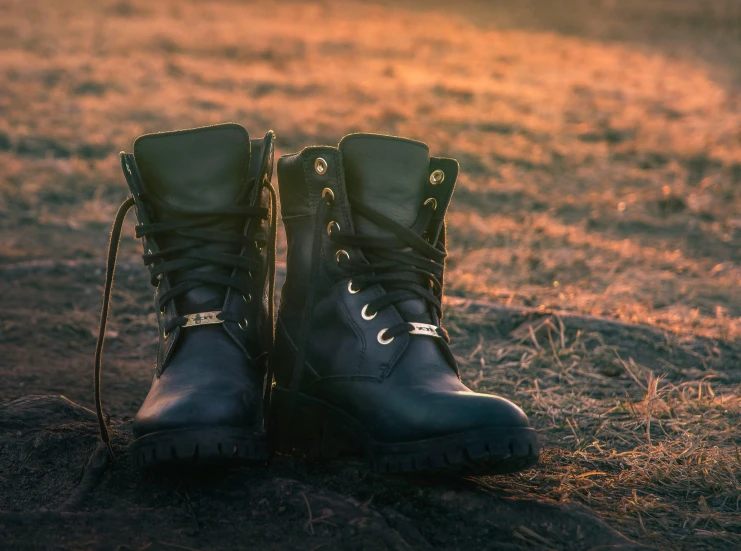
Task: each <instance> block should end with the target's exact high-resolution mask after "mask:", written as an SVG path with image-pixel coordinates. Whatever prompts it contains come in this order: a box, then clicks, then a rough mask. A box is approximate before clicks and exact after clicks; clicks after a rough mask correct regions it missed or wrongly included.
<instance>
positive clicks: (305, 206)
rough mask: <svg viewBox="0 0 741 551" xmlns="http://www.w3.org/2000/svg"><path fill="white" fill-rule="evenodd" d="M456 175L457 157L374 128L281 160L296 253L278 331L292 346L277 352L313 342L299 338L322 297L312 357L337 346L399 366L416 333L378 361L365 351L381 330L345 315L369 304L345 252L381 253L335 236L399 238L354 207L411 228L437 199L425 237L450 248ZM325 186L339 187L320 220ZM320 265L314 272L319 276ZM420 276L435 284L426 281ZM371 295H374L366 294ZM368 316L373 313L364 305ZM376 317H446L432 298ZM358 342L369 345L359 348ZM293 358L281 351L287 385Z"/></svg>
mask: <svg viewBox="0 0 741 551" xmlns="http://www.w3.org/2000/svg"><path fill="white" fill-rule="evenodd" d="M457 175H458V163H457V162H456V161H455V160H452V159H443V158H435V157H432V158H431V157H430V156H429V150H428V148H427V146H426V145H425V144H422V143H420V142H415V141H411V140H406V139H403V138H396V137H390V136H379V135H374V134H353V135H350V136H348V137H346V138H344V139H343V140H342V142H341V143H340V144H339V147H337V148H335V147H310V148H306V149H304V150H303V151H302V152H300V153H297V154H293V155H287V156H284V157H282V158H281V159H279V161H278V176H279V181H280V197H281V210H282V216H283V222H284V225H285V228H286V235H287V242H288V256H287V270H286V271H287V275H286V281H285V284H284V286H283V289H282V291H281V303H280V309H279V315H278V320H279V321H278V329H277V332H278V334H279V335H280V336H279V337H276V339H277V341H276V342H277V344H278V346H281V344H280V343H281V342H283V341H282V340H281V339H286V340H287V341H291V343H290V344H289V345H287V346H286V347H284V349H283V350H281V351H277V354H278V356H281V355H290V354H291V352H290V349H293V350H299V349H300V348H301V347H302V346H304V345H305V343H300V342H295V341H297V340H299V338H300V337H299V333H300V327H301V326H302V323H303V322H304V319H303V318H304V315H305V310H306V308H305V307H306V304H307V301H309V300H310V299H312V296H314V297H316V299H317V300H318V302H317V306H316V315H315V316H313V317H314V319H313V320H310V321H308V322H307V323H311V324H313V326H312V332H311V336H310V337H309V339H308V340H309V343H308V344H306V346H307V348H308V350H307V361H308V363H309V364H311V357H312V355H314V356H316V357H317V358H318V357H326V354H325V352H326V350H327V349H331V348H332V347H333V346H335V347H338V349H337V350H335V351H334V352H335V353H334V354H330V356H333V357H337V358H340V357H351V358H353V362H351V363H354V364H357V369H358V372H359V373H364V374H366V375H369V376H373V377H376V376H382V375H383V372H384V370H385V369H388V368H389V365H390V364H393V363H394V361H395V359H394V357H395V356H396V357H397V358H398V356H399V355H401V353H402V352H403V349H404V348H406V344H408V340H409V339H408V337H404V336H400V337H399V338H398V339H397V342H396V343H393V344H392V345H391V346H386V347H382V350H381V352H380V354H381V357H378V356H374V357H373V358H372V359H371V358H368V357H367V355H364V354H363V352H362V349H363V347H364V346H367V347H368V348H370V347H371V346H372V344H373V343H371V342H370V341H371V340H372V341H373V342H374V343H375V341H376V337H377V335H376V334H375V333H374V334H373V335H370V334H365V332H367V330H368V327H367V326H363V327H361V328H358V327H353V324H354V322H353V321H352V320H348V319H346V318H347V316H345V315H344V314H343V312H344V311H347V310H358V311H360V310H361V309H362V308H363V306H364V304H354V302H355V299H359V297H358V296H357V295H355V294H354V293H353V292H352V290H350V282H349V281H348V276H347V274H346V272H345V271H343V270H342V269H341V266H340V263H341V262H343V261H345V260H346V257H347V258H350V259H353V260H361V261H362V260H368V258H366V257H371V258H370V260H373V258H372V256H373V252H372V251H369V250H361V249H356V248H353V247H345V246H343V247H338V246H337V245H336V244H335V243H333V242H332V240H331V239H330V238H329V234H330V233H331V232H332V231H340V232H342V233H350V234H358V235H364V236H373V237H377V238H378V239H379V240H381V242H383V240H387V239H393V234H392V233H390V232H389V231H388V230H387V229H385V228H384V227H382V226H381V225H379V224H377V223H375V222H374V221H373V220H370V219H368V218H367V217H365V216H361V215H359V214H358V212H355V211H356V210H358V209H359V208H361V207H362V206H365V207H368V208H370V209H373V210H375V211H378V212H380V213H382V214H383V215H384V216H386V217H388V218H390V219H391V220H393V222H395V223H397V224H399V225H401V226H403V227H404V228H413V227H415V225H416V226H419V224H420V221H421V216H422V211H423V209H424V206H425V205H427V204H429V203H432V204H434V205H435V206H436V208H435V210H434V211H433V213H432V216H431V217H430V218H429V220H428V221H427V223H426V225H425V228H423V229H424V235H425V238H426V239H427V241H428V242H429V243H430V244H431V245H433V246H437V247H441V248H442V245H443V241H444V218H445V212H446V210H447V207H448V204H449V202H450V198H451V195H452V192H453V188H454V185H455V181H456V179H457ZM325 190H329V191H325ZM323 193H324V194H325V196H326V195H328V194H331V195H332V196H333V197H334V199H333V200H332V203H331V206H330V207H329V208H328V209H327V219H326V220H317V216H316V215H317V211H318V208H319V206H320V204H321V202H322V201H323V200H324V198H323V197H322V194H323ZM317 224H319V225H321V226H322V236H321V240H320V242H318V248H317V247H315V243H314V242H313V241H314V236H315V234H316V232H315V229H316V225H317ZM417 229H418V228H417ZM312 249H313V252H312ZM312 270H315V271H316V277H315V278H313V280H312V277H311V274H312ZM310 280H312V284H313V286H312V288H310V286H309V281H310ZM421 283H422V284H427V282H426V281H425V282H421ZM369 293H370V296H371V297H378V296H380V295H382V294H384V293H386V289H385V288H384V286H383V285H376V286H375V287H374V289H373V290H371V291H369ZM435 293H436V294H438V295H440V296H441V295H442V289H441V288H438V289H435ZM363 296H364V300H368V296H369V295H368V293H365V294H364V295H363ZM330 297H335V298H337V297H340V300H339V302H338V301H337V300H335V301H334V302H333V301H332V300H330ZM324 299H326V300H324ZM335 310H336V311H335ZM366 315H370V314H368V313H367V312H366ZM377 316H378V318H377V319H376V320H375V321H374V323H376V322H379V321H380V320H381V319H385V320H386V321H385V323H382V324H381V325H383V326H384V327H390V326H393V325H394V324H398V323H400V322H402V321H405V320H412V321H416V322H422V323H427V324H431V323H439V319H437V316H436V315H435V314H434V312H431V311H430V308H429V305H428V304H426V303H425V301H424V300H419V299H413V298H412V299H409V300H405V301H402V302H400V303H399V304H395V305H394V306H393V307H390V308H387V309H385V310H384V311H383V312H378V313H377ZM374 317H375V316H374ZM342 318H344V320H343V319H342ZM363 319H365V317H364V318H363ZM343 335H345V336H346V337H347V338H343ZM359 340H360V341H367V342H365V343H362V342H361V345H360V346H358V344H357V343H358V342H359ZM405 343H406V344H405ZM340 348H344V349H343V350H340ZM311 349H314V352H312V350H311ZM322 350H324V351H322ZM376 352H378V351H376ZM317 361H318V360H317ZM338 361H340V360H339V359H338ZM324 363H325V364H326V362H324ZM330 363H331V362H330ZM290 364H291V361H290V360H289V359H288V358H279V359H278V361H277V362H276V366H279V367H278V368H277V369H278V370H283V371H284V372H283V373H277V374H276V380H278V382H279V384H280V383H283V384H288V383H287V381H288V380H290V378H291V373H290V372H286V370H287V366H289V365H290ZM335 367H337V366H335ZM317 369H319V368H317ZM338 369H339V368H338ZM333 370H335V371H336V369H335V368H333V367H329V368H328V373H323V374H320V373H317V375H320V376H324V375H326V374H331V372H332V371H333ZM288 371H290V369H288Z"/></svg>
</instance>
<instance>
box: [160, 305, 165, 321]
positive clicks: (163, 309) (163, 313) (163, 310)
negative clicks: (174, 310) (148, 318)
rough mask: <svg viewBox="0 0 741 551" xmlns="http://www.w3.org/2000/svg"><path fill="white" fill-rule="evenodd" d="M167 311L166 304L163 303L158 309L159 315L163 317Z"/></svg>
mask: <svg viewBox="0 0 741 551" xmlns="http://www.w3.org/2000/svg"><path fill="white" fill-rule="evenodd" d="M166 313H167V304H165V305H164V306H163V307H162V309H161V310H160V317H161V318H164V317H165V314H166Z"/></svg>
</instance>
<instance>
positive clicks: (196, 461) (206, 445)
mask: <svg viewBox="0 0 741 551" xmlns="http://www.w3.org/2000/svg"><path fill="white" fill-rule="evenodd" d="M129 453H130V455H131V462H132V464H133V466H134V468H137V469H141V470H146V469H153V468H157V467H160V466H164V465H166V466H179V467H186V468H187V467H196V468H197V467H200V466H213V465H214V464H221V465H224V466H233V465H235V466H236V465H242V464H245V463H261V464H265V463H266V462H267V460H268V459H269V458H270V452H269V447H268V442H267V436H266V435H265V433H259V432H254V431H249V430H245V429H239V428H231V427H213V428H195V429H177V430H169V431H161V432H153V433H150V434H146V435H144V436H142V437H140V438H137V439H136V440H134V441H133V442H132V443H131V445H130V446H129Z"/></svg>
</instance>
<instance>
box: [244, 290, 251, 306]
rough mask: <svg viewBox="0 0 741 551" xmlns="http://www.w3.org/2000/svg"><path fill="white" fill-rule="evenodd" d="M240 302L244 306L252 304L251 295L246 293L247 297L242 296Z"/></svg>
mask: <svg viewBox="0 0 741 551" xmlns="http://www.w3.org/2000/svg"><path fill="white" fill-rule="evenodd" d="M242 300H243V301H244V303H245V304H249V303H250V302H252V295H251V294H249V293H247V296H244V295H242Z"/></svg>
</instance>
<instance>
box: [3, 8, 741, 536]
mask: <svg viewBox="0 0 741 551" xmlns="http://www.w3.org/2000/svg"><path fill="white" fill-rule="evenodd" d="M739 67H741V4H739V3H738V2H735V1H734V0H642V1H638V0H619V1H616V0H601V1H598V0H562V1H560V2H553V1H549V0H527V1H522V2H516V3H515V2H507V1H504V0H490V1H483V0H482V1H473V0H459V1H458V2H455V3H452V2H443V1H441V0H433V1H430V2H422V1H421V0H405V1H395V2H391V1H388V0H383V1H377V2H342V1H340V0H316V1H304V2H256V1H254V2H250V1H236V0H235V1H210V0H202V1H195V0H193V1H182V0H181V1H176V0H161V1H158V2H147V1H143V0H102V1H99V2H93V1H89V2H84V1H82V0H66V1H65V2H54V1H52V0H46V1H44V0H0V376H1V377H2V384H1V385H0V548H2V549H60V550H73V549H74V550H77V549H110V550H112V551H113V550H116V551H133V550H145V549H149V550H152V551H155V550H160V549H162V550H168V549H169V550H178V549H180V550H186V551H188V550H190V551H192V550H200V551H206V550H215V549H233V548H238V547H242V548H253V549H306V550H312V549H325V550H329V549H369V550H370V549H429V548H439V549H466V550H468V549H495V550H505V551H507V550H512V551H519V550H531V549H546V550H559V551H561V550H571V549H575V550H585V551H586V550H593V551H596V550H597V549H600V550H607V549H613V550H617V549H624V550H627V549H636V550H637V549H646V548H648V547H650V548H655V549H662V550H689V549H708V550H710V549H713V550H729V551H730V550H737V549H740V548H741V456H740V455H739V451H738V445H739V444H740V443H741V430H740V429H739V425H741V342H740V341H741V187H739V183H740V182H741V131H740V130H739V129H740V128H741V86H740V85H741V71H739ZM223 121H234V122H239V123H241V124H243V125H244V126H245V127H246V128H247V129H248V130H249V131H250V132H251V133H252V135H253V137H257V136H258V135H262V134H263V133H264V132H265V131H267V130H268V129H273V130H275V131H276V133H277V135H278V150H277V153H278V154H282V153H288V152H293V151H296V150H299V149H301V148H302V147H304V146H306V145H313V144H336V143H337V142H338V141H339V139H340V138H341V137H342V136H343V135H344V134H346V133H349V132H354V131H373V132H381V133H392V134H397V135H403V136H408V137H412V138H416V139H420V140H423V141H425V142H427V143H428V144H429V145H430V148H431V151H432V152H433V153H434V154H437V155H445V156H453V157H456V158H457V159H458V160H459V161H460V163H461V167H462V176H461V178H460V180H459V184H458V187H457V191H456V193H455V196H454V202H453V206H452V207H451V212H450V214H449V228H450V242H451V245H450V261H449V263H448V269H449V272H448V275H447V276H446V283H447V284H448V292H449V298H448V302H447V310H446V317H447V318H446V320H447V329H448V330H449V332H450V333H451V337H452V338H453V343H454V346H453V350H454V352H455V354H456V356H457V357H458V359H459V363H460V365H461V369H462V373H463V377H464V381H465V382H466V383H468V384H469V385H471V386H472V387H473V388H476V389H478V390H480V391H486V392H496V393H500V394H503V395H505V396H508V397H511V398H512V399H514V400H515V401H516V402H518V403H519V404H521V405H522V407H523V408H524V409H525V411H526V412H527V413H528V415H529V416H530V417H531V419H532V421H533V423H534V425H535V426H536V427H537V428H538V430H539V431H540V434H541V437H542V439H543V442H544V451H543V455H542V461H541V463H540V464H539V465H538V466H536V467H535V468H533V469H531V470H528V471H525V472H523V473H520V474H517V475H514V476H509V477H483V478H471V479H457V480H456V479H435V478H423V479H418V478H417V479H406V478H394V477H388V478H384V477H378V476H375V475H371V474H369V473H368V472H367V471H366V470H365V469H364V468H363V466H362V465H355V464H351V463H330V464H318V465H317V464H313V463H310V462H307V461H304V460H303V459H301V458H290V457H276V458H275V459H274V460H273V461H272V463H271V465H270V467H269V468H253V469H247V468H246V469H241V470H237V471H235V472H231V473H218V474H214V475H213V476H211V477H209V478H203V477H201V476H194V475H190V474H185V475H182V474H181V475H170V476H162V477H155V476H147V477H141V476H139V475H137V474H135V473H134V472H133V471H131V470H130V468H129V467H128V463H127V459H128V458H127V455H126V444H127V442H128V441H130V438H131V437H130V420H131V418H132V417H133V415H134V414H135V413H136V411H137V408H138V407H139V405H140V404H141V401H142V400H143V398H144V396H145V394H146V392H147V390H148V388H149V384H150V381H151V377H152V365H153V361H154V356H155V352H156V342H157V334H156V324H155V323H154V314H153V312H152V301H151V297H152V290H151V288H150V287H149V284H148V281H147V277H146V275H145V274H146V272H145V269H144V266H143V265H142V262H141V258H140V257H139V256H138V255H139V254H140V249H139V245H138V243H137V242H136V241H135V239H134V237H133V221H132V220H129V222H128V226H127V230H126V232H125V237H124V239H123V242H122V252H121V257H120V267H119V272H118V277H117V280H116V288H115V298H114V304H113V314H112V318H111V321H110V323H109V334H108V341H107V344H106V357H105V371H104V375H103V387H104V402H105V405H106V408H107V410H108V411H109V412H110V414H111V421H112V424H113V427H114V433H115V450H116V457H117V460H116V462H115V464H113V465H109V466H108V467H107V468H106V469H105V470H103V469H102V468H101V464H100V455H99V454H98V452H97V451H96V426H95V423H94V419H93V417H92V414H91V413H90V412H89V410H86V409H84V408H91V407H92V405H93V400H92V396H93V392H92V383H93V378H92V358H93V351H94V346H95V336H94V335H95V332H96V328H97V323H98V315H99V311H100V295H101V290H102V284H103V268H104V258H105V249H106V245H107V237H108V229H109V226H110V223H111V220H112V217H113V214H114V212H115V209H116V207H117V205H118V204H119V203H120V202H121V200H123V198H124V197H125V196H126V188H125V184H124V180H123V178H122V176H121V175H120V167H119V165H118V160H117V156H116V155H117V153H118V151H120V150H122V149H123V150H130V148H131V142H132V141H133V139H134V138H135V137H136V136H138V135H139V134H142V133H145V132H152V131H161V130H170V129H177V128H185V127H191V126H199V125H204V124H212V123H216V122H223ZM284 250H285V240H284V238H283V236H282V234H281V236H280V243H279V258H280V257H281V255H282V252H283V251H284ZM62 395H63V396H65V397H66V398H67V399H68V400H66V399H63V398H60V396H62ZM35 396H46V397H35ZM76 404H79V405H76ZM89 458H90V462H89V463H87V462H88V460H89ZM86 463H87V466H86ZM632 542H640V543H632Z"/></svg>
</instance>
